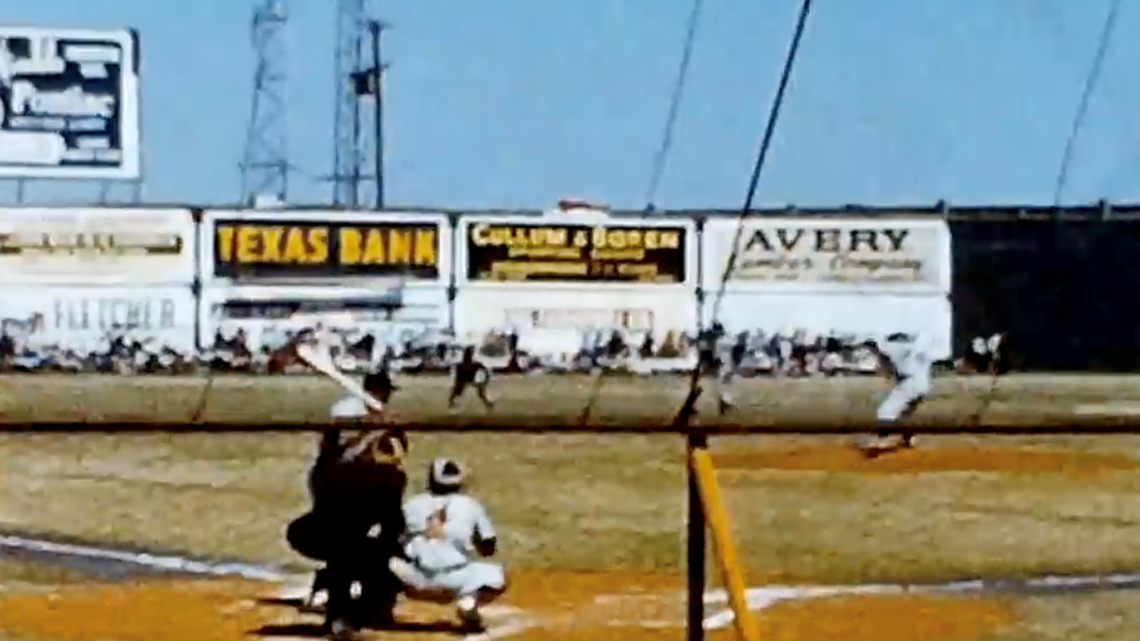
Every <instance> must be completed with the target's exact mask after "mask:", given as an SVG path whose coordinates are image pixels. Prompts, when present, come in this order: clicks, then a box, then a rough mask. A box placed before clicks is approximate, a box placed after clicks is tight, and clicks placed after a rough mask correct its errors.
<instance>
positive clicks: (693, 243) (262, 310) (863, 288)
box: [0, 205, 1140, 369]
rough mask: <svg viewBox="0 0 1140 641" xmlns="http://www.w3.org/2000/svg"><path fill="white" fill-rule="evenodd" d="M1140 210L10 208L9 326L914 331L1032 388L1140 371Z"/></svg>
mask: <svg viewBox="0 0 1140 641" xmlns="http://www.w3.org/2000/svg"><path fill="white" fill-rule="evenodd" d="M1137 211H1140V208H1136V207H1133V208H1129V207H1123V208H1121V207H1117V208H1111V207H1102V208H1083V209H1071V210H1065V211H1064V212H1063V215H1062V216H1060V217H1058V216H1056V215H1054V214H1055V213H1056V212H1053V211H1052V210H1033V209H1024V208H1023V209H1016V210H1000V209H974V210H965V209H951V208H949V207H946V206H944V205H943V206H939V207H933V208H926V209H919V208H896V209H877V210H866V209H851V208H846V209H839V210H828V211H810V212H808V211H798V210H780V211H770V212H761V213H759V214H757V215H756V216H755V217H753V218H750V219H749V220H748V221H747V222H746V224H745V225H744V226H743V227H739V226H738V225H737V216H735V215H733V214H732V213H731V212H667V213H662V214H655V215H653V216H648V217H647V216H643V215H639V214H635V213H603V212H599V211H597V210H593V209H583V210H555V211H550V212H539V211H534V212H517V211H513V212H454V211H450V212H449V211H421V210H415V211H400V210H391V211H376V212H364V211H357V212H344V211H329V210H318V209H286V210H280V211H274V210H264V209H258V210H240V209H208V210H203V209H197V208H185V207H140V208H110V207H71V208H31V207H28V208H6V209H0V282H3V291H0V318H2V319H3V321H4V328H5V330H6V331H11V329H12V328H17V329H18V330H19V331H23V332H25V333H30V334H34V335H36V336H38V339H39V340H42V341H44V342H54V343H57V344H60V343H62V344H70V343H75V344H76V345H77V348H78V347H79V344H81V343H90V342H91V341H100V340H103V337H104V335H105V334H106V332H107V331H110V330H113V329H116V328H123V327H130V328H133V329H134V331H135V332H136V333H137V334H141V335H144V336H148V337H154V338H156V339H158V340H161V341H162V342H163V343H165V344H168V345H170V346H172V347H177V348H184V347H188V348H189V347H193V346H197V347H198V348H206V347H209V346H210V345H211V344H212V343H213V342H214V338H215V336H216V335H219V334H224V333H227V332H228V333H231V334H232V333H233V332H236V331H239V330H240V331H242V332H245V333H246V334H257V333H264V332H285V331H288V330H289V329H292V328H293V326H294V325H297V324H298V323H300V322H311V320H312V319H313V318H321V317H323V316H329V317H335V318H337V319H340V320H344V319H348V320H347V322H349V323H350V324H351V325H352V326H354V327H355V328H356V329H357V330H358V331H366V332H370V333H372V334H375V335H381V336H384V337H385V338H386V339H388V340H401V339H402V338H406V337H407V336H409V335H413V334H417V333H420V334H422V333H424V332H430V331H435V330H450V331H454V332H455V333H456V334H457V335H459V336H460V337H461V338H465V339H468V340H477V339H478V337H479V336H486V335H488V334H494V333H503V332H506V331H510V330H518V331H520V333H523V334H528V335H530V336H531V340H533V341H545V342H549V343H551V344H559V345H561V344H562V343H566V346H567V347H569V346H570V343H573V342H575V341H578V342H581V341H582V340H583V339H582V335H583V330H584V329H591V328H592V329H597V330H605V329H607V328H622V329H625V330H627V331H628V332H631V333H633V334H635V335H637V334H639V333H640V334H651V335H653V336H654V339H655V340H656V341H657V342H658V344H660V342H661V341H665V340H668V339H669V337H670V336H672V337H674V338H675V337H676V336H677V335H680V334H683V333H688V334H692V333H694V332H696V331H697V330H698V329H699V328H700V327H701V326H703V325H705V324H707V323H708V322H709V320H710V318H711V316H712V314H713V312H714V308H716V312H717V315H718V318H719V319H721V321H722V322H723V323H724V324H725V325H726V328H727V329H728V330H729V331H730V332H742V331H753V332H754V331H756V330H762V331H764V332H766V333H780V334H783V335H789V334H791V333H794V332H795V331H796V330H804V331H807V332H808V333H816V334H827V333H839V334H848V335H851V334H855V335H860V336H861V335H866V334H874V333H886V332H891V331H912V332H919V333H922V334H924V335H927V336H929V337H930V338H931V339H932V342H933V343H934V344H935V345H936V346H937V347H938V350H939V352H940V353H939V356H941V357H949V356H950V355H951V353H957V352H960V351H961V349H962V348H963V347H964V345H965V344H966V343H967V342H968V340H969V339H970V338H972V337H973V336H975V335H977V334H980V333H989V332H995V331H1009V332H1011V333H1012V336H1013V337H1014V343H1015V344H1016V345H1017V350H1018V352H1019V353H1020V355H1021V357H1022V364H1023V365H1024V366H1025V367H1026V368H1030V369H1086V368H1089V367H1095V368H1099V369H1130V368H1132V367H1133V365H1132V363H1134V362H1135V361H1136V358H1137V354H1136V351H1137V350H1136V348H1137V346H1140V332H1138V331H1137V330H1136V328H1137V327H1140V324H1138V323H1137V320H1140V318H1136V317H1137V316H1140V311H1137V309H1136V306H1134V305H1132V303H1131V298H1132V297H1131V296H1130V295H1129V294H1131V290H1132V288H1131V284H1132V279H1133V278H1134V277H1133V276H1132V275H1131V274H1132V270H1131V269H1130V268H1129V267H1130V265H1129V263H1128V261H1129V259H1130V258H1132V257H1133V256H1134V255H1136V253H1137V252H1136V250H1137V249H1138V248H1140V225H1138V224H1137V223H1136V222H1135V219H1136V218H1135V213H1136V212H1137ZM734 243H735V245H734ZM734 246H735V247H736V248H737V250H738V251H737V252H736V257H735V260H736V262H735V269H734V270H733V277H732V278H731V279H730V280H729V282H728V283H727V285H726V287H725V289H724V295H723V297H718V296H717V294H718V290H719V285H720V280H721V277H722V275H723V273H724V271H725V266H726V265H727V264H728V262H729V260H730V257H731V255H732V254H733V251H732V250H733V247H734ZM718 298H719V302H718ZM297 312H308V315H307V317H306V320H304V321H299V320H297V319H296V318H295V316H296V313H297Z"/></svg>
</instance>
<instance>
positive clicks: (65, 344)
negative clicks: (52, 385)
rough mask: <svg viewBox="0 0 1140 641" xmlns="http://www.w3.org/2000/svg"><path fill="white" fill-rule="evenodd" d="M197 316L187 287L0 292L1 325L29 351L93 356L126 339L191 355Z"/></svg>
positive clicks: (14, 289) (46, 288)
mask: <svg viewBox="0 0 1140 641" xmlns="http://www.w3.org/2000/svg"><path fill="white" fill-rule="evenodd" d="M195 310H196V305H195V301H194V296H193V294H192V292H191V291H190V288H189V287H188V286H187V287H99V286H93V287H55V286H38V287H28V286H25V287H19V286H13V287H4V288H3V289H0V325H2V326H3V331H4V333H6V334H8V335H9V336H15V337H18V339H19V341H18V342H21V343H23V344H25V346H26V347H27V349H29V350H31V351H43V350H45V349H50V348H57V349H71V350H76V351H79V352H85V351H92V350H96V349H98V345H99V344H101V343H104V342H105V341H107V340H108V339H109V338H113V337H115V336H120V335H125V336H128V337H130V338H132V339H135V340H139V341H153V342H154V343H156V344H157V346H158V347H170V348H173V349H175V350H177V351H179V352H181V353H190V352H192V350H193V349H194V347H195V345H194V343H195V341H194V322H195Z"/></svg>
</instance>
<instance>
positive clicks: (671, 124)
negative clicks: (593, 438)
mask: <svg viewBox="0 0 1140 641" xmlns="http://www.w3.org/2000/svg"><path fill="white" fill-rule="evenodd" d="M704 5H705V3H704V0H693V7H692V10H691V11H690V12H689V18H688V22H687V23H686V27H685V44H684V47H683V49H682V51H681V63H680V65H679V67H678V69H677V78H676V80H675V81H674V82H673V90H672V92H671V95H670V97H669V110H668V112H667V114H666V116H665V129H664V132H663V133H662V135H661V146H660V147H659V148H658V149H657V152H656V153H655V154H654V157H653V162H652V169H651V170H650V177H649V188H648V190H647V192H646V196H645V213H646V214H647V215H648V214H652V213H653V212H654V211H656V208H657V192H658V189H659V188H660V185H661V178H662V176H663V175H664V174H665V166H666V164H667V161H668V158H669V154H670V152H672V150H673V132H674V131H675V130H676V127H677V118H678V115H679V114H680V112H681V102H682V100H683V98H684V95H685V86H686V84H688V79H689V66H690V62H691V61H692V58H693V48H694V44H695V43H696V40H697V31H698V29H699V27H700V22H701V14H702V13H703V11H704ZM605 379H606V370H604V369H603V370H601V371H600V372H599V373H598V375H597V376H596V377H595V378H594V384H593V386H592V387H591V389H590V394H589V396H588V397H587V399H586V406H585V407H584V408H582V412H581V414H580V416H579V422H580V423H582V424H585V423H586V421H588V420H589V418H590V414H591V413H592V412H593V410H594V405H595V404H596V403H597V402H598V396H600V395H601V393H602V387H604V385H605Z"/></svg>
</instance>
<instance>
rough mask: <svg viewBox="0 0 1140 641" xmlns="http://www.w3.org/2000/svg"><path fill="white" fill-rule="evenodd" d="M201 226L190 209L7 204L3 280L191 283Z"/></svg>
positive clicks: (0, 229)
mask: <svg viewBox="0 0 1140 641" xmlns="http://www.w3.org/2000/svg"><path fill="white" fill-rule="evenodd" d="M195 233H196V231H195V226H194V220H193V218H192V217H191V214H190V211H189V210H187V209H114V208H100V207H72V208H53V209H44V208H22V207H17V208H2V209H0V280H2V281H3V282H4V283H9V284H12V283H48V284H50V283H57V284H69V285H87V284H101V285H110V284H132V285H158V284H182V283H187V284H188V283H190V282H191V281H193V279H194V277H195V274H196V265H195V260H196V258H195V251H194V242H195Z"/></svg>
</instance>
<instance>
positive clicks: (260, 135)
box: [241, 0, 291, 205]
mask: <svg viewBox="0 0 1140 641" xmlns="http://www.w3.org/2000/svg"><path fill="white" fill-rule="evenodd" d="M257 2H258V4H257V5H256V6H255V7H254V11H253V22H252V28H251V39H252V41H253V49H254V55H255V56H256V58H257V66H256V69H255V71H254V78H253V98H252V100H251V101H250V113H249V124H248V126H247V128H246V139H245V151H244V154H243V158H242V164H241V196H242V201H243V203H245V204H247V205H248V204H251V203H252V202H253V201H254V200H255V199H256V198H257V197H258V196H272V197H274V198H276V199H278V200H279V201H281V202H286V200H287V199H288V192H289V170H290V168H291V167H290V163H289V133H288V127H289V124H288V120H287V118H286V97H285V88H286V74H287V72H286V70H287V62H286V54H287V47H286V44H285V27H286V25H287V24H288V22H289V14H288V8H287V7H286V3H285V0H257Z"/></svg>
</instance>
